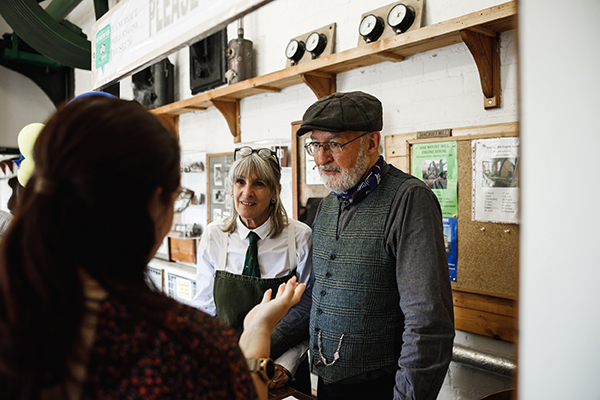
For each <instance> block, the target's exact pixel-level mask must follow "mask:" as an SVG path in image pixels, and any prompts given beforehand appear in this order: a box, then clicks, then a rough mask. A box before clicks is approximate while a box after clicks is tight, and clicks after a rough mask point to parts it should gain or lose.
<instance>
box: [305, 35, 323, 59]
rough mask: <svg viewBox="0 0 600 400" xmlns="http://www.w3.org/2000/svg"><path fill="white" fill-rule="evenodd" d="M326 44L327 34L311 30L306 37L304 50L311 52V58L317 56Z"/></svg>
mask: <svg viewBox="0 0 600 400" xmlns="http://www.w3.org/2000/svg"><path fill="white" fill-rule="evenodd" d="M325 46H327V36H325V35H324V34H322V33H319V32H313V33H311V34H310V35H308V38H307V39H306V50H307V51H309V52H311V53H312V57H313V58H317V57H318V56H319V55H320V54H321V53H323V50H325Z"/></svg>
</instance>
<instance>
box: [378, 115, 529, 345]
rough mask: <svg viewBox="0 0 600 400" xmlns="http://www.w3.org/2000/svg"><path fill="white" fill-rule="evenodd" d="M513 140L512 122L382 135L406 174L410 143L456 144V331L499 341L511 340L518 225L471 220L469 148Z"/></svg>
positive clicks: (389, 153)
mask: <svg viewBox="0 0 600 400" xmlns="http://www.w3.org/2000/svg"><path fill="white" fill-rule="evenodd" d="M511 136H518V125H517V123H507V124H496V125H486V126H476V127H469V128H456V129H452V136H451V137H447V138H435V139H417V134H416V133H414V134H413V133H410V134H403V135H391V136H386V137H385V150H386V159H387V161H388V162H389V163H391V164H393V165H395V166H397V167H398V168H400V169H402V170H403V171H406V172H409V171H410V170H411V168H410V160H411V146H412V145H413V144H415V143H427V142H441V141H447V140H452V141H456V142H457V147H458V150H457V167H458V218H457V223H458V227H457V243H458V255H457V282H453V283H452V289H453V295H454V307H455V308H454V312H455V323H456V329H459V330H463V331H467V332H473V333H478V334H482V335H485V336H489V337H493V338H496V339H500V340H506V341H514V340H515V339H516V317H517V315H516V298H517V292H518V257H519V228H520V226H519V224H505V223H493V222H479V221H472V220H471V200H472V199H471V190H472V186H471V185H472V159H471V157H472V150H471V142H472V140H475V139H485V138H498V137H511Z"/></svg>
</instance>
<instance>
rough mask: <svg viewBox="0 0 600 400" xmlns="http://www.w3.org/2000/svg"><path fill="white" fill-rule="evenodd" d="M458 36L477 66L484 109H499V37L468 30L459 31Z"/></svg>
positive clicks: (495, 34)
mask: <svg viewBox="0 0 600 400" xmlns="http://www.w3.org/2000/svg"><path fill="white" fill-rule="evenodd" d="M492 35H493V36H492ZM460 36H461V37H462V40H463V41H464V42H465V44H466V45H467V47H468V48H469V51H470V52H471V54H472V55H473V58H474V59H475V64H477V69H478V70H479V78H480V79H481V89H482V90H483V96H484V102H483V106H484V108H485V109H491V108H498V107H500V36H499V35H498V34H497V33H493V32H492V33H489V32H482V31H481V30H478V31H475V30H469V29H467V30H463V31H460Z"/></svg>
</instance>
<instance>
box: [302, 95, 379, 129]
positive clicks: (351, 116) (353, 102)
mask: <svg viewBox="0 0 600 400" xmlns="http://www.w3.org/2000/svg"><path fill="white" fill-rule="evenodd" d="M382 127H383V107H382V106H381V102H380V101H379V100H378V99H377V98H376V97H375V96H373V95H370V94H368V93H365V92H338V93H333V94H330V95H329V96H325V97H322V98H321V99H319V100H317V101H316V102H315V103H313V104H312V105H311V106H310V107H308V110H306V112H305V113H304V116H303V117H302V125H300V128H299V129H298V131H297V132H296V135H298V136H302V135H304V134H305V133H307V132H310V131H313V130H320V131H325V132H345V131H353V132H374V131H380V130H381V128H382Z"/></svg>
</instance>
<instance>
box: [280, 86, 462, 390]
mask: <svg viewBox="0 0 600 400" xmlns="http://www.w3.org/2000/svg"><path fill="white" fill-rule="evenodd" d="M382 126H383V109H382V106H381V102H380V101H379V100H378V99H377V98H375V97H374V96H372V95H370V94H367V93H363V92H349V93H334V94H332V95H330V96H327V97H323V98H321V99H320V100H318V101H317V102H316V103H314V104H313V105H311V106H310V107H309V108H308V110H307V111H306V112H305V114H304V116H303V118H302V125H301V126H300V128H299V130H298V132H297V134H298V136H302V135H304V134H307V133H310V141H307V144H306V146H305V147H306V151H307V152H308V154H309V155H311V156H313V157H314V159H315V163H316V165H317V167H318V169H319V173H320V175H321V179H322V180H323V183H324V184H325V186H326V187H327V188H328V189H329V190H331V191H332V193H330V194H329V195H328V196H327V197H325V198H324V199H323V201H322V202H321V204H320V205H319V209H318V211H317V217H316V219H315V222H314V225H313V277H312V280H311V282H312V284H311V285H310V286H311V287H310V288H309V289H312V294H311V290H308V293H307V296H306V297H305V298H304V300H303V301H302V302H301V303H300V304H299V305H297V306H296V308H295V309H293V310H294V312H290V314H288V317H286V319H284V321H282V322H281V323H280V325H279V326H278V327H277V330H276V332H275V333H274V335H273V336H272V339H273V342H274V347H273V348H272V351H274V352H275V353H276V352H278V351H279V350H278V349H277V347H278V345H277V343H279V342H281V341H282V340H285V339H283V337H284V336H285V337H286V338H287V340H288V342H292V343H293V342H295V341H297V340H301V339H302V334H303V333H304V335H305V336H306V329H307V328H309V329H308V333H309V335H310V350H311V355H310V358H311V360H310V361H311V369H312V372H313V373H315V374H316V375H318V376H319V381H318V388H317V394H318V397H319V400H328V399H345V400H348V399H361V400H363V399H419V400H421V399H423V400H425V399H431V400H433V399H436V398H437V395H438V393H439V390H440V388H441V386H442V383H443V381H444V377H445V375H446V371H447V370H448V365H449V364H450V360H451V357H452V343H453V340H454V317H453V308H452V293H451V289H450V279H449V273H448V264H447V260H446V251H445V247H444V236H443V228H442V214H441V209H440V205H439V203H438V201H437V198H436V196H435V195H434V194H433V192H432V191H431V190H430V189H428V188H427V186H426V185H425V184H424V183H423V182H422V181H420V180H419V179H416V178H414V177H412V176H410V175H408V174H405V173H404V172H402V171H400V170H399V169H397V168H395V167H394V166H392V165H390V164H388V163H386V162H385V161H384V159H383V157H382V156H380V154H379V147H380V146H379V145H380V141H381V134H380V130H381V128H382ZM311 300H312V301H311ZM308 310H310V318H309V317H308V313H309V311H308ZM293 328H296V330H295V331H294V334H290V330H291V329H293ZM292 343H288V344H287V345H288V346H289V345H290V344H292Z"/></svg>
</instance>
